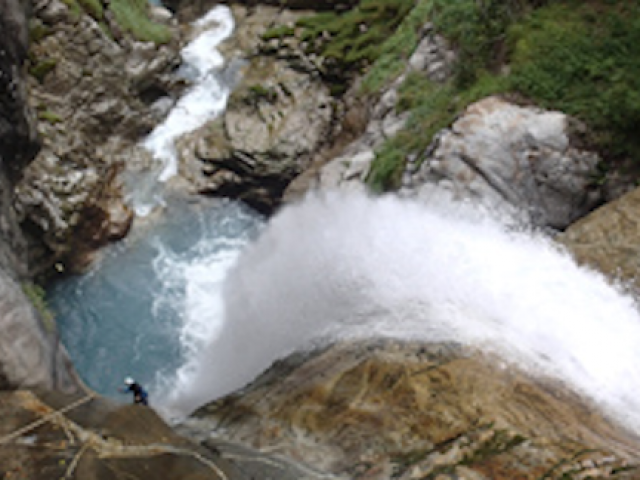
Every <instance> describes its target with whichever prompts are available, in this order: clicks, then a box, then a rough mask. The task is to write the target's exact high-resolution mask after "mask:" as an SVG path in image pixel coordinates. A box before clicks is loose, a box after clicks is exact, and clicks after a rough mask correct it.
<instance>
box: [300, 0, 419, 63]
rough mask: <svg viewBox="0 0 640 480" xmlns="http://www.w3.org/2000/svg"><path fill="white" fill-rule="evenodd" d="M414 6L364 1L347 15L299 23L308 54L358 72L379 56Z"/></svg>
mask: <svg viewBox="0 0 640 480" xmlns="http://www.w3.org/2000/svg"><path fill="white" fill-rule="evenodd" d="M412 8H413V5H412V4H411V2H407V0H361V1H360V4H359V5H358V6H357V7H355V8H353V9H351V10H349V11H348V12H346V13H336V12H322V13H319V14H317V15H314V16H312V17H307V18H303V19H301V20H299V21H298V22H297V25H298V27H302V28H303V29H304V32H303V34H302V40H303V41H306V42H308V45H309V51H312V52H314V53H318V54H320V55H322V56H323V57H324V58H326V59H331V60H333V62H334V63H335V64H336V66H339V68H348V69H351V68H357V67H360V66H363V65H367V64H370V63H371V62H373V61H374V60H375V59H377V58H378V57H379V56H380V48H381V45H382V44H383V43H384V41H385V40H386V39H387V38H389V37H390V36H392V35H393V34H394V33H395V32H396V29H397V28H398V26H399V25H400V23H401V22H402V20H403V19H404V17H405V16H406V15H407V13H409V11H411V9H412Z"/></svg>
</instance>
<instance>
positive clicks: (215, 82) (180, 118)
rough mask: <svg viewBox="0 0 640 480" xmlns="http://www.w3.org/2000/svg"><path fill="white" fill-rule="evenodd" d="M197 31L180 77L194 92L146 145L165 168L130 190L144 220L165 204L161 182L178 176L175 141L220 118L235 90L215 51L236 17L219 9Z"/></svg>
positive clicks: (189, 92)
mask: <svg viewBox="0 0 640 480" xmlns="http://www.w3.org/2000/svg"><path fill="white" fill-rule="evenodd" d="M192 29H193V30H194V32H196V35H195V38H194V39H193V40H192V41H191V42H190V43H189V44H187V45H186V46H185V47H184V48H183V49H182V51H181V52H180V53H181V56H182V66H181V68H180V71H181V72H182V75H183V76H185V77H186V78H188V80H189V81H190V82H191V83H192V86H191V87H190V88H189V89H188V90H187V91H186V93H185V94H184V95H183V96H182V97H181V98H180V99H179V100H178V102H177V103H176V104H175V106H174V107H173V108H172V109H171V111H170V112H169V114H168V115H167V117H166V118H165V120H164V121H163V122H162V123H160V124H159V125H158V126H156V128H154V129H153V131H152V132H151V133H150V134H149V135H148V136H147V138H145V139H144V141H143V142H142V146H143V147H144V148H146V149H147V150H148V151H149V152H150V153H151V155H152V156H153V158H154V159H155V160H157V161H158V162H159V163H160V165H161V168H160V170H159V172H157V174H156V176H154V175H147V176H148V177H150V178H144V179H143V178H136V179H135V181H134V183H135V185H134V186H133V187H132V188H131V189H130V190H131V192H130V194H129V196H130V197H131V198H130V200H131V203H133V205H134V206H135V208H136V213H137V214H138V215H139V216H146V215H148V214H149V213H151V211H152V210H153V208H154V207H155V205H157V204H163V200H162V195H161V194H159V193H157V192H156V190H157V188H158V186H157V182H160V183H163V182H166V181H168V180H169V179H170V178H172V177H173V176H175V175H176V174H177V173H178V153H177V151H176V146H175V142H176V140H177V139H178V138H179V137H181V136H182V135H184V134H186V133H189V132H192V131H194V130H196V129H198V128H200V127H201V126H203V125H204V124H205V123H207V122H208V121H209V120H211V119H213V118H215V117H217V116H218V115H219V114H220V113H221V112H222V111H223V110H224V108H225V107H226V104H227V99H228V96H229V91H230V85H229V83H228V81H226V80H225V75H223V72H222V68H223V66H224V64H225V60H224V58H223V57H222V55H221V54H220V53H219V52H218V51H217V49H216V48H217V46H218V45H219V44H220V43H221V42H222V41H223V40H225V39H226V38H228V37H229V36H230V35H231V33H232V32H233V29H234V19H233V16H232V14H231V11H230V9H229V8H228V7H227V6H224V5H218V6H216V7H214V8H213V9H212V10H210V11H209V13H207V14H206V15H205V16H204V17H202V18H200V19H198V20H196V21H195V22H193V24H192Z"/></svg>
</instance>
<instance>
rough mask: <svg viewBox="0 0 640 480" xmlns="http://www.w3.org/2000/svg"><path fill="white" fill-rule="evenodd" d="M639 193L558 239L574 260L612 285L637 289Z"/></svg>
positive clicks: (579, 223)
mask: <svg viewBox="0 0 640 480" xmlns="http://www.w3.org/2000/svg"><path fill="white" fill-rule="evenodd" d="M639 211H640V189H635V190H633V191H632V192H630V193H627V194H626V195H624V196H622V197H620V198H619V199H617V200H615V201H612V202H610V203H607V204H606V205H604V206H602V207H600V208H599V209H597V210H595V211H594V212H592V213H590V214H589V215H587V216H586V217H584V218H581V219H580V220H578V221H577V222H575V223H573V224H572V225H570V226H569V228H567V230H566V231H565V232H564V233H562V234H561V235H559V236H558V241H559V242H560V243H562V244H563V245H565V246H566V247H567V248H568V250H569V251H570V252H571V253H572V254H573V256H574V257H575V258H576V260H577V261H578V262H579V263H581V264H585V265H588V266H589V267H591V268H593V269H595V270H599V271H600V272H602V273H604V274H605V275H606V276H607V277H609V278H611V279H612V281H614V282H615V281H617V282H621V283H623V284H627V285H631V286H635V287H636V288H638V287H640V278H638V271H640V218H639V217H638V212H639Z"/></svg>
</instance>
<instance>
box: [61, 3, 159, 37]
mask: <svg viewBox="0 0 640 480" xmlns="http://www.w3.org/2000/svg"><path fill="white" fill-rule="evenodd" d="M62 1H63V2H64V3H65V4H66V5H67V6H68V7H69V11H70V13H71V15H72V16H74V17H76V18H78V17H80V15H81V14H82V12H85V13H87V14H88V15H90V16H91V17H93V18H94V19H96V20H97V21H98V22H100V25H101V27H103V29H104V27H106V25H105V24H104V23H103V22H102V20H103V18H104V9H105V7H103V5H102V2H101V0H62ZM108 8H109V10H111V12H113V15H114V17H115V20H116V22H117V23H118V25H120V27H121V28H122V29H123V30H124V31H126V32H129V33H130V34H131V35H133V37H134V38H135V39H137V40H140V41H143V42H154V43H158V44H161V43H167V42H169V41H170V40H171V31H170V30H169V28H168V27H167V26H166V25H162V24H159V23H155V22H153V21H152V20H151V19H150V18H149V15H148V8H149V6H148V2H147V0H111V2H110V3H109V7H108Z"/></svg>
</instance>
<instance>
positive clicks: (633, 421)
mask: <svg viewBox="0 0 640 480" xmlns="http://www.w3.org/2000/svg"><path fill="white" fill-rule="evenodd" d="M201 294H202V295H205V296H206V295H207V293H206V291H202V292H199V293H198V294H197V295H196V296H199V295H201ZM223 301H224V305H223V318H222V319H220V317H219V315H220V313H219V306H215V307H214V308H211V307H210V306H207V305H205V304H202V305H200V306H196V307H195V308H193V309H192V310H191V311H190V312H189V314H188V315H189V316H192V315H195V316H196V317H198V319H199V320H198V321H206V322H212V324H214V325H215V327H214V328H212V329H210V330H206V331H205V330H202V332H201V334H202V335H203V338H201V339H200V342H201V344H202V345H204V346H203V348H202V349H201V351H200V352H199V354H198V355H197V356H196V357H194V358H193V359H192V361H191V362H189V364H188V365H186V366H185V367H184V368H182V370H181V372H180V376H179V381H178V385H177V387H178V388H176V389H175V390H174V394H173V395H170V396H169V398H170V401H168V402H167V403H166V404H165V405H164V407H165V409H166V410H167V411H168V412H170V413H171V414H174V415H179V414H185V413H188V412H189V411H191V410H192V409H193V408H195V407H197V406H199V405H200V404H202V403H204V402H206V401H208V400H211V399H213V398H215V397H218V396H220V395H223V394H226V393H228V392H230V391H232V390H234V389H236V388H239V387H242V386H243V385H244V384H246V383H247V382H248V381H250V380H251V379H252V378H254V377H255V376H256V375H257V374H259V373H260V372H261V371H262V370H264V369H265V368H266V367H268V366H269V364H270V363H271V362H272V361H274V360H275V359H277V358H279V357H282V356H284V355H286V354H288V353H290V352H292V351H294V350H296V349H300V348H304V347H305V346H307V345H308V344H309V342H311V341H313V339H314V338H318V337H319V336H324V335H333V336H338V337H348V336H385V337H396V338H405V339H420V340H425V341H457V342H462V343H465V344H469V345H472V346H477V347H479V348H482V349H484V350H486V351H491V352H493V353H497V354H498V355H501V356H502V357H503V358H504V359H506V360H508V361H509V362H517V364H518V365H519V366H520V367H521V368H524V369H527V370H529V371H531V372H533V373H535V374H539V375H544V376H550V377H553V378H557V379H560V380H562V381H565V382H567V383H568V384H570V385H571V386H573V388H575V389H576V390H577V391H579V392H581V393H582V394H584V395H586V396H588V397H590V398H591V399H593V400H594V401H595V402H597V403H598V404H600V405H601V406H602V407H603V408H604V409H605V410H606V411H608V412H609V413H610V414H612V415H614V416H615V417H616V418H618V419H620V420H622V421H624V422H626V424H627V425H631V426H632V427H633V428H634V429H636V430H637V431H640V399H639V397H638V395H637V392H638V391H639V389H640V367H639V366H640V348H638V347H639V346H640V316H639V315H638V310H637V308H636V303H635V301H634V299H633V298H631V297H630V296H626V295H624V294H623V293H621V292H620V291H619V290H618V289H617V288H615V287H613V286H611V285H610V284H609V283H607V281H606V280H605V279H604V278H603V277H602V276H601V275H599V274H596V273H595V272H592V271H589V270H587V269H585V268H580V267H578V266H577V265H576V264H575V263H574V262H573V260H572V259H571V258H570V257H569V256H568V255H567V254H566V253H564V252H563V251H561V250H560V249H559V247H557V246H556V245H555V244H553V243H552V242H551V241H550V240H548V239H547V238H545V237H544V236H543V235H540V234H535V233H532V232H530V231H529V232H527V231H523V230H522V229H518V228H515V227H514V226H513V225H511V226H507V225H505V224H504V223H503V222H501V221H500V220H498V219H495V218H492V217H491V216H490V215H487V213H486V212H480V211H478V210H477V209H474V208H472V207H470V206H465V205H460V204H453V203H450V202H448V201H444V200H439V201H437V200H435V199H434V201H433V202H431V203H429V204H428V205H424V204H418V203H416V202H412V201H409V200H401V199H398V198H394V197H384V198H378V199H372V198H368V197H365V196H362V195H349V196H345V195H339V194H329V195H326V196H322V197H310V198H308V199H306V200H305V201H304V202H302V203H301V204H299V205H296V206H291V207H288V208H285V209H284V210H283V211H282V212H281V213H279V214H278V215H277V216H276V217H274V218H273V219H272V220H271V221H270V223H269V225H268V227H267V228H266V229H265V230H264V231H263V233H262V235H261V236H260V237H259V239H258V240H257V241H256V242H255V243H253V244H251V245H250V246H249V247H248V248H246V249H245V251H244V252H243V253H242V255H241V257H240V258H239V260H238V262H237V263H236V264H235V265H234V267H232V270H231V273H230V274H229V276H228V277H227V279H226V282H225V285H224V295H223ZM194 305H196V303H194ZM197 335H199V334H196V336H197Z"/></svg>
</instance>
